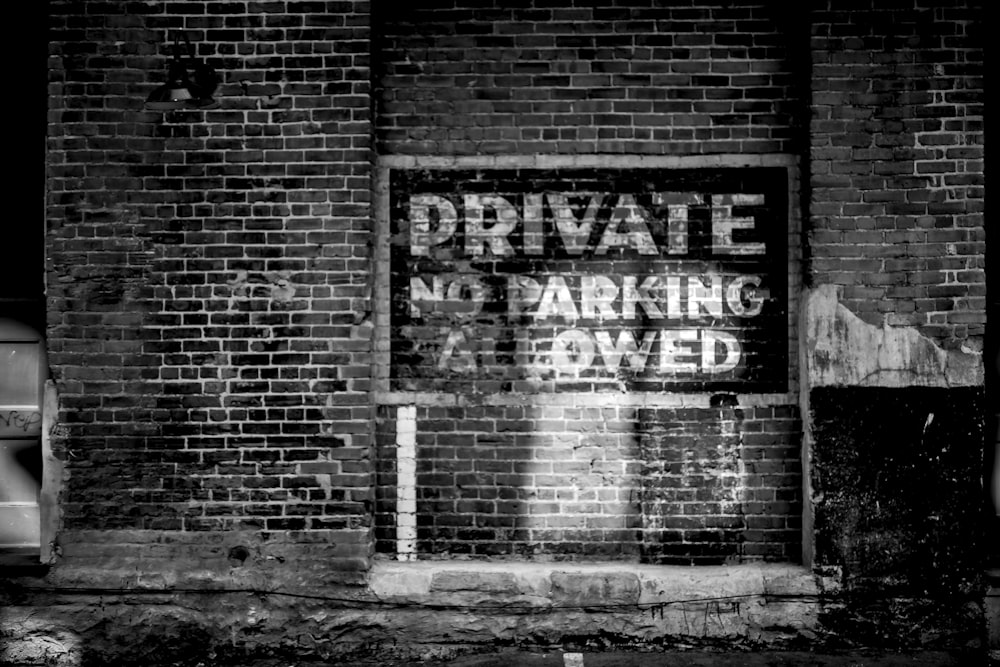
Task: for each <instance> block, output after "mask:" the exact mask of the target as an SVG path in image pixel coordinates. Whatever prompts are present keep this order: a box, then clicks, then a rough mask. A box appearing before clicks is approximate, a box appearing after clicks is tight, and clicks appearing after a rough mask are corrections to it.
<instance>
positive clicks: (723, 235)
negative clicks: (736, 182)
mask: <svg viewBox="0 0 1000 667" xmlns="http://www.w3.org/2000/svg"><path fill="white" fill-rule="evenodd" d="M763 204H764V195H744V194H736V195H712V252H713V253H714V254H716V255H763V254H764V252H765V248H764V244H763V243H760V242H751V243H737V242H735V241H733V230H734V229H753V228H754V219H753V218H736V217H733V207H734V206H763Z"/></svg>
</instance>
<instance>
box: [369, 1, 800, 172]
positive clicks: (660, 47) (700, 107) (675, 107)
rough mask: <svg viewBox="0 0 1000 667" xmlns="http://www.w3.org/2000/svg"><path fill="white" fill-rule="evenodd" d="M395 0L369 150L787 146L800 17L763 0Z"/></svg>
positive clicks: (384, 29)
mask: <svg viewBox="0 0 1000 667" xmlns="http://www.w3.org/2000/svg"><path fill="white" fill-rule="evenodd" d="M526 4H527V3H515V4H514V5H513V6H511V5H509V4H508V3H499V2H498V3H487V4H484V3H463V2H455V3H451V2H427V1H417V2H408V3H406V4H405V5H404V6H400V7H393V10H392V11H391V12H385V13H384V14H379V15H378V17H377V18H378V20H379V21H380V25H379V26H378V28H377V42H376V44H377V51H378V53H379V58H378V62H377V63H376V66H377V67H378V77H379V84H380V88H381V90H380V91H379V97H378V110H379V114H378V118H377V139H378V144H379V148H380V151H381V152H384V153H418V154H429V155H434V154H444V155H450V154H494V153H496V154H505V153H522V154H530V153H651V154H674V155H683V154H702V153H740V152H744V153H785V152H793V149H794V147H795V145H796V137H797V127H798V126H799V125H798V124H799V123H801V121H800V120H799V119H800V118H802V116H800V115H799V113H800V111H801V109H802V102H803V99H802V96H801V92H800V91H799V90H798V89H797V85H798V81H799V79H798V77H797V75H796V73H795V72H793V71H792V67H793V63H795V62H798V63H799V64H801V65H803V66H804V65H805V64H806V62H807V61H806V60H803V59H801V58H799V57H798V55H799V53H800V50H801V49H802V48H803V47H804V46H805V42H804V41H802V45H801V46H800V45H799V43H798V42H799V41H800V39H801V38H802V37H803V36H804V32H803V30H804V25H805V24H801V25H798V24H796V21H798V20H799V15H798V12H797V11H796V10H794V9H789V8H788V7H785V6H782V5H777V4H774V3H735V4H733V3H725V6H718V5H712V4H708V3H699V2H692V3H678V4H675V5H674V6H666V7H662V6H650V3H642V2H636V3H629V2H623V3H618V4H616V5H615V6H614V7H599V6H598V7H595V6H593V5H592V3H585V2H559V3H543V4H541V5H532V6H530V7H528V6H526Z"/></svg>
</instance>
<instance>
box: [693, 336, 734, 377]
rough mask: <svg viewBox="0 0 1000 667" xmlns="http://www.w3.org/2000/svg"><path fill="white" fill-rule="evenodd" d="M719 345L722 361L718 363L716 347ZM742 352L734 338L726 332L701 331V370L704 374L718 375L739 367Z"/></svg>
mask: <svg viewBox="0 0 1000 667" xmlns="http://www.w3.org/2000/svg"><path fill="white" fill-rule="evenodd" d="M719 344H721V345H722V347H723V350H724V359H723V360H722V361H721V362H719V361H718V355H717V352H718V350H717V346H718V345H719ZM742 356H743V350H742V348H741V347H740V342H739V341H738V340H737V339H736V336H734V335H733V334H731V333H729V332H728V331H713V330H712V329H702V331H701V369H702V370H703V371H705V372H706V373H712V374H713V375H714V374H718V373H726V372H728V371H731V370H733V369H734V368H736V366H738V365H739V363H740V359H741V358H742Z"/></svg>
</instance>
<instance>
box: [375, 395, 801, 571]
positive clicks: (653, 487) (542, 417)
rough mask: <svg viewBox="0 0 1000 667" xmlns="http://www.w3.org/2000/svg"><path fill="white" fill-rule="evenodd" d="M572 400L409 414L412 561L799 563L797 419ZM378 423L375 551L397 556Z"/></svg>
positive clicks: (387, 458)
mask: <svg viewBox="0 0 1000 667" xmlns="http://www.w3.org/2000/svg"><path fill="white" fill-rule="evenodd" d="M578 402H579V403H580V404H581V405H576V406H559V405H551V406H538V405H515V404H512V405H507V406H504V407H497V406H490V405H480V406H463V407H444V406H437V407H435V406H428V407H420V408H418V410H417V413H416V427H417V449H416V453H417V475H416V479H415V481H416V490H417V505H416V516H417V530H416V540H417V543H416V547H417V548H416V553H417V554H418V557H455V556H460V557H499V558H505V557H506V558H511V557H515V558H536V557H540V558H559V559H573V560H577V559H583V560H586V559H624V560H638V561H640V562H644V563H661V564H666V563H673V564H713V563H722V562H739V561H743V560H755V559H769V560H787V561H792V560H795V559H797V558H798V549H799V543H800V530H801V520H800V516H801V505H800V493H799V487H800V485H801V469H800V466H799V464H798V448H799V443H798V440H799V437H798V435H797V433H798V431H799V429H800V428H801V426H800V424H799V422H798V420H797V418H796V412H795V410H794V409H792V408H788V407H781V408H763V407H758V408H747V409H741V408H738V407H734V406H732V405H722V404H721V401H720V404H719V405H716V406H714V407H708V408H681V409H677V408H636V407H630V406H616V405H614V401H606V400H605V401H598V400H589V401H587V400H580V399H578ZM381 416H382V419H381V420H380V422H381V434H380V435H381V437H380V441H381V442H382V443H383V445H382V446H381V447H380V448H379V454H380V459H381V463H380V475H379V489H380V494H381V498H382V502H380V504H379V512H378V513H377V515H376V517H377V522H378V528H377V535H378V542H377V549H378V550H379V551H381V552H387V553H395V552H396V551H397V543H396V531H395V525H396V515H395V511H396V504H395V502H394V501H395V499H396V492H397V489H398V488H399V478H398V477H397V476H396V474H395V466H394V461H393V456H394V454H395V449H396V443H395V442H394V441H393V434H394V433H395V430H394V428H393V425H394V421H393V420H394V417H395V414H394V412H393V411H392V410H391V409H387V408H383V409H382V411H381Z"/></svg>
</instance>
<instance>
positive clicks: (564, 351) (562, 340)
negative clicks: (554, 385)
mask: <svg viewBox="0 0 1000 667" xmlns="http://www.w3.org/2000/svg"><path fill="white" fill-rule="evenodd" d="M595 353H596V350H595V349H594V341H593V339H591V337H590V334H588V333H587V332H586V331H582V330H580V329H567V330H566V331H563V332H562V333H560V334H559V335H558V336H556V337H555V338H554V339H553V341H552V368H553V370H555V371H556V373H558V374H559V375H573V376H579V375H580V373H581V372H583V371H585V370H587V369H588V368H590V365H591V364H592V363H594V355H595Z"/></svg>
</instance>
